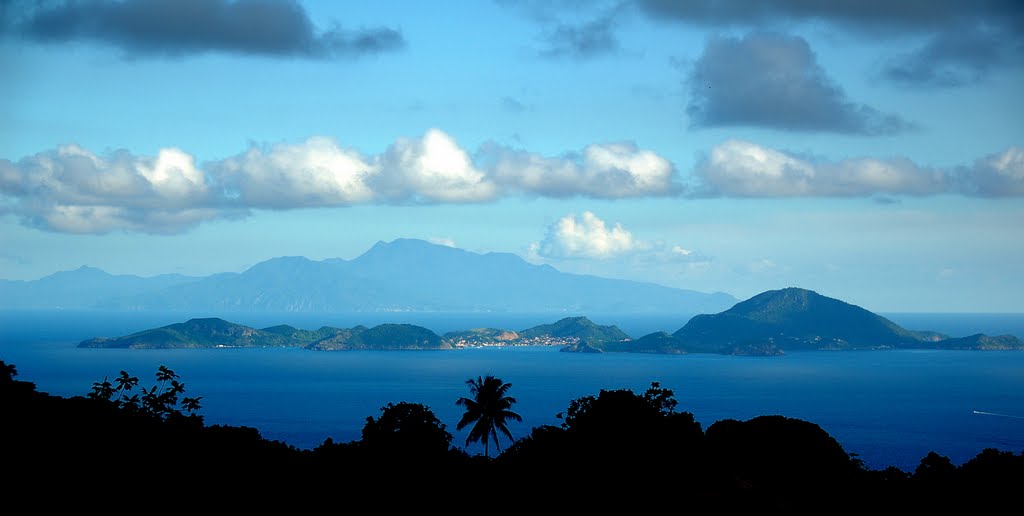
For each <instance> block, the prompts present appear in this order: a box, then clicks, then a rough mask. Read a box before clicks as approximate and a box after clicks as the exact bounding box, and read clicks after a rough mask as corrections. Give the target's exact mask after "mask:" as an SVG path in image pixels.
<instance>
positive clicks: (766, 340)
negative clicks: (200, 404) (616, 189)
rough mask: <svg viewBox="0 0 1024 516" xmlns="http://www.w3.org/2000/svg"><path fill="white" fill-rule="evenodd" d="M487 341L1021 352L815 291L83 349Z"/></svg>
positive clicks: (199, 322) (421, 346) (284, 329)
mask: <svg viewBox="0 0 1024 516" xmlns="http://www.w3.org/2000/svg"><path fill="white" fill-rule="evenodd" d="M486 346H558V347H560V349H561V350H562V351H565V352H580V353H602V352H623V353H659V354H684V353H717V354H726V355H764V356H771V355H781V354H784V353H786V352H790V351H820V350H863V349H951V350H1019V349H1024V341H1022V340H1021V339H1020V338H1018V337H1016V336H1013V335H998V336H989V335H984V334H976V335H970V336H965V337H950V336H948V335H942V334H939V333H936V332H933V331H916V330H908V329H906V328H903V327H901V326H899V325H897V324H896V323H894V322H892V321H890V320H889V319H886V318H885V317H882V316H880V315H878V314H875V313H872V312H870V311H868V310H865V309H864V308H861V307H859V306H856V305H852V304H849V303H846V302H843V301H840V300H837V299H833V298H829V297H826V296H822V295H820V294H818V293H816V292H813V291H810V290H806V289H800V288H785V289H781V290H772V291H767V292H763V293H761V294H758V295H756V296H754V297H752V298H750V299H747V300H746V301H742V302H740V303H737V304H736V305H735V306H733V307H732V308H730V309H728V310H726V311H723V312H720V313H717V314H703V315H697V316H695V317H693V318H692V319H691V320H690V321H689V322H687V323H686V325H684V326H683V327H682V328H679V329H678V330H676V331H675V332H674V333H668V332H665V331H661V332H655V333H651V334H648V335H644V336H641V337H639V338H635V339H634V338H632V337H631V336H629V335H627V334H626V333H625V332H623V331H622V330H621V329H619V328H618V327H617V326H614V325H599V324H596V323H594V322H593V321H591V320H590V319H588V318H587V317H583V316H578V317H565V318H562V319H560V320H558V321H556V322H554V323H551V324H542V325H539V326H534V327H532V328H527V329H522V330H510V329H502V328H473V329H467V330H461V331H453V332H448V333H445V334H444V335H438V334H437V333H435V332H433V331H432V330H430V329H427V328H424V327H422V326H417V325H413V324H380V325H377V326H374V327H372V328H368V327H366V326H361V325H360V326H355V327H352V328H334V327H330V326H324V327H321V328H319V329H317V330H304V329H300V328H295V327H293V326H289V325H278V326H271V327H268V328H262V329H257V328H251V327H248V326H244V325H240V324H235V323H232V322H228V321H225V320H223V319H220V318H196V319H190V320H188V321H186V322H182V323H176V324H171V325H168V326H164V327H160V328H154V329H149V330H144V331H140V332H137V333H133V334H130V335H125V336H120V337H95V338H91V339H87V340H84V341H82V342H81V343H79V347H83V348H132V349H145V348H156V349H166V348H247V347H299V348H305V349H310V350H318V351H343V350H452V349H461V348H471V347H486Z"/></svg>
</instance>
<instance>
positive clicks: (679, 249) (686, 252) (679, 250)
mask: <svg viewBox="0 0 1024 516" xmlns="http://www.w3.org/2000/svg"><path fill="white" fill-rule="evenodd" d="M670 252H671V253H672V254H675V255H679V256H684V257H689V256H692V255H693V251H691V250H689V249H683V248H682V247H679V246H677V245H674V246H672V249H671V250H670Z"/></svg>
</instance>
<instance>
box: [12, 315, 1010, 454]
mask: <svg viewBox="0 0 1024 516" xmlns="http://www.w3.org/2000/svg"><path fill="white" fill-rule="evenodd" d="M886 315H887V316H888V317H890V318H891V319H893V320H894V321H896V322H898V323H900V324H902V325H904V326H906V327H908V328H912V329H931V330H936V331H942V332H945V333H948V334H950V335H954V336H962V335H967V334H970V333H977V332H984V333H989V334H1002V333H1012V334H1015V335H1018V336H1024V315H1021V314H1012V315H1005V314H983V315H973V314H972V315H948V314H946V315H936V314H903V315H901V314H886ZM187 318H188V316H187V315H186V316H183V315H182V314H111V313H102V312H100V313H85V312H3V313H0V359H2V360H5V361H7V362H8V363H13V364H14V365H15V366H16V367H17V368H18V372H19V375H18V379H21V380H27V381H32V382H35V383H36V384H37V386H38V388H39V390H41V391H44V392H49V393H51V394H55V395H61V396H73V395H83V394H85V393H86V392H88V390H89V387H90V386H91V385H92V382H94V381H97V380H100V379H102V377H103V376H104V375H110V376H114V375H116V374H117V373H118V372H119V371H120V370H122V369H125V370H127V371H129V372H130V373H132V374H133V375H136V376H139V377H140V378H142V379H143V380H144V381H146V380H149V381H152V378H153V373H154V372H155V371H156V369H157V367H158V366H159V365H167V366H168V367H170V368H171V369H173V370H174V371H175V372H177V373H178V374H180V375H181V377H182V380H183V381H184V382H185V384H186V390H187V391H186V394H188V395H199V396H203V400H202V404H203V409H202V411H201V413H202V414H203V415H204V416H205V419H206V422H207V423H208V424H227V425H239V426H251V427H255V428H257V429H259V430H260V432H261V434H262V435H263V436H264V437H267V438H270V439H278V440H282V441H285V442H287V443H290V444H293V445H295V446H297V447H301V448H311V447H315V446H316V445H318V444H320V443H322V442H323V440H324V439H326V438H327V437H331V438H333V439H334V440H336V441H349V440H353V439H358V438H359V433H360V430H361V429H362V426H363V424H364V423H365V419H366V417H367V416H376V415H378V414H379V409H380V407H381V406H383V405H385V404H387V403H388V402H398V401H409V402H416V403H423V404H425V405H427V406H429V407H430V408H431V409H432V410H433V411H434V412H435V414H437V416H438V417H439V418H440V419H441V421H442V422H444V423H445V424H446V425H448V430H449V431H451V432H452V433H453V434H454V435H455V442H456V443H457V444H460V445H461V444H462V443H463V442H464V440H465V433H464V432H458V431H456V430H455V423H456V422H457V421H458V419H459V416H460V415H461V412H460V408H459V407H457V406H456V405H455V400H456V399H457V398H459V397H460V396H464V395H466V394H467V391H466V386H465V384H464V382H465V380H466V379H467V378H470V377H476V376H478V375H485V374H494V375H497V376H499V377H501V378H502V379H504V380H505V381H507V382H510V383H511V384H512V386H513V387H512V389H511V392H510V394H512V395H513V396H515V397H516V398H517V399H518V400H519V403H518V404H517V405H516V407H515V408H516V410H517V411H518V412H519V413H520V414H521V415H522V416H523V418H524V421H523V423H513V424H512V425H511V427H510V429H511V430H512V431H513V434H514V435H516V436H517V437H518V436H521V435H525V434H527V433H528V432H529V430H530V428H532V427H534V426H538V425H542V424H557V423H558V422H559V420H558V419H557V418H556V417H555V414H557V413H558V412H561V411H564V410H565V408H566V407H567V406H568V404H569V401H570V400H572V399H574V398H577V397H580V396H585V395H591V394H597V393H598V392H599V391H600V390H601V389H618V388H628V389H633V390H634V391H635V392H641V391H642V390H644V389H646V388H647V387H648V386H649V385H650V382H652V381H658V382H661V384H662V386H664V387H667V388H670V389H672V390H674V391H675V394H676V399H677V400H679V407H678V408H679V409H680V410H686V411H690V412H692V413H693V414H694V415H695V416H696V418H697V420H698V421H700V422H701V423H702V424H703V425H704V427H705V428H707V426H709V425H710V424H712V423H714V422H715V421H718V420H721V419H727V418H733V419H748V418H751V417H754V416H758V415H764V414H782V415H785V416H789V417H796V418H801V419H806V420H808V421H812V422H814V423H817V424H819V425H821V426H822V428H824V429H825V430H826V431H827V432H829V433H830V434H831V435H832V436H834V437H835V438H836V439H837V440H838V441H839V442H840V443H841V444H842V445H843V447H844V448H845V449H846V450H847V451H849V452H852V453H857V454H858V455H859V457H860V458H861V459H863V460H864V461H865V463H867V465H868V466H869V467H872V468H884V467H885V466H889V465H894V466H897V467H900V468H902V469H904V470H913V468H914V467H916V465H917V463H918V461H919V460H920V459H921V458H922V457H924V456H925V455H926V454H927V453H928V452H929V451H936V452H938V453H940V454H942V455H946V456H948V457H950V459H952V460H953V462H954V463H957V464H960V463H962V462H964V461H966V460H969V459H970V458H972V457H973V456H974V455H976V454H977V453H978V452H979V451H981V450H982V449H984V448H989V447H992V448H998V449H1001V450H1010V451H1014V452H1021V451H1024V352H956V351H864V352H812V353H793V354H790V355H786V356H782V357H728V356H717V355H683V356H660V355H640V354H599V355H590V354H570V353H560V352H558V351H557V349H555V348H542V347H540V348H504V349H501V348H498V349H467V350H456V351H430V352H424V351H419V352H416V351H413V352H391V351H379V352H312V351H304V350H299V349H244V350H240V349H211V350H104V349H78V348H76V347H75V345H76V344H77V342H78V341H80V340H82V339H85V338H89V337H94V336H115V335H122V334H125V333H131V332H134V331H138V330H142V329H146V328H150V327H154V326H159V325H163V324H170V323H173V322H180V321H182V320H185V319H187ZM226 318H227V319H229V320H231V321H234V322H239V323H244V324H250V325H254V326H258V327H263V326H269V325H272V324H277V323H282V322H286V323H290V324H293V325H296V326H299V327H304V328H315V327H318V326H320V325H322V324H330V325H336V326H352V325H354V324H360V323H362V324H367V325H373V324H379V323H380V322H389V321H390V322H398V321H401V322H412V323H416V324H422V325H424V326H427V327H429V328H431V329H433V330H434V331H437V332H439V333H443V332H445V331H451V330H454V329H464V328H470V327H477V326H491V325H493V326H500V327H506V328H512V329H523V328H526V327H529V326H532V325H535V324H540V323H546V322H552V321H553V320H554V319H555V318H553V317H552V316H550V315H543V316H530V315H515V316H500V317H497V316H494V315H490V316H486V315H477V314H473V315H460V316H454V315H444V316H440V315H433V316H430V315H417V316H410V314H402V315H393V316H390V317H384V316H377V318H375V319H371V318H369V317H366V314H363V315H362V316H341V315H338V316H332V319H330V320H328V319H327V318H325V317H323V316H309V315H301V316H296V315H294V314H291V315H286V314H280V315H276V316H275V315H259V316H241V315H240V316H237V317H235V316H229V317H226ZM591 319H593V320H594V321H595V322H597V323H599V324H616V325H618V326H619V327H621V328H622V329H623V330H625V331H626V332H627V333H629V334H631V335H633V336H640V335H642V334H644V333H647V332H650V331H656V330H667V331H674V330H675V329H678V327H680V326H682V325H683V324H685V322H686V318H680V319H681V320H676V318H671V317H645V318H636V317H634V318H631V319H630V320H622V321H620V320H615V319H614V317H601V316H596V317H591ZM469 451H470V452H471V453H475V452H479V451H482V450H480V449H478V448H477V447H470V448H469Z"/></svg>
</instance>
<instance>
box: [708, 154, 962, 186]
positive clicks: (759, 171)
mask: <svg viewBox="0 0 1024 516" xmlns="http://www.w3.org/2000/svg"><path fill="white" fill-rule="evenodd" d="M695 174H696V176H697V177H698V178H699V180H700V181H701V182H702V184H701V185H699V186H698V187H697V191H698V193H699V194H704V195H723V196H734V197H804V196H820V197H830V196H834V197H846V196H869V195H876V194H907V195H931V194H938V193H944V192H948V191H949V187H950V180H949V175H948V174H947V173H945V172H942V171H939V170H933V169H926V168H922V167H918V166H917V165H916V164H914V163H913V162H912V161H910V160H908V159H906V158H892V159H877V158H854V159H847V160H842V161H837V162H823V161H810V160H805V159H801V158H798V157H795V156H793V155H790V154H786V153H784V152H780V151H777V150H774V149H770V148H767V147H763V146H760V145H757V144H754V143H750V142H745V141H740V140H729V141H726V142H724V143H722V144H720V145H718V146H716V147H715V148H713V149H712V150H711V153H710V155H709V156H708V157H707V158H705V159H704V160H702V161H701V163H700V164H698V166H697V168H696V170H695Z"/></svg>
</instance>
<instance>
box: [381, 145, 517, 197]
mask: <svg viewBox="0 0 1024 516" xmlns="http://www.w3.org/2000/svg"><path fill="white" fill-rule="evenodd" d="M380 163H381V170H380V173H379V174H377V175H376V176H374V181H373V185H374V187H375V189H376V190H377V193H378V194H379V195H380V196H381V197H383V198H386V199H389V200H398V201H402V200H423V201H428V202H455V203H460V202H481V201H488V200H491V199H493V198H494V197H495V196H496V194H497V189H496V188H495V185H494V183H493V182H491V181H490V180H489V179H488V178H487V177H486V176H485V174H484V173H483V172H481V171H480V170H478V169H477V168H476V166H475V165H474V164H473V162H472V160H471V159H470V157H469V154H467V153H466V151H465V150H463V149H462V148H461V147H459V145H458V143H456V142H455V140H454V139H453V138H452V137H451V136H449V135H447V134H445V133H444V132H441V131H439V130H437V129H431V130H430V131H427V133H426V134H425V135H424V136H423V138H420V139H407V138H402V139H399V140H398V141H396V142H395V143H394V144H393V145H392V146H391V147H390V148H389V149H388V150H387V152H385V153H384V155H383V156H382V157H381V159H380Z"/></svg>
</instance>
